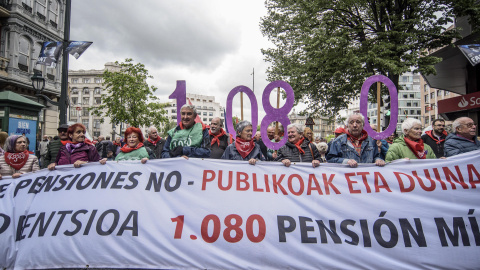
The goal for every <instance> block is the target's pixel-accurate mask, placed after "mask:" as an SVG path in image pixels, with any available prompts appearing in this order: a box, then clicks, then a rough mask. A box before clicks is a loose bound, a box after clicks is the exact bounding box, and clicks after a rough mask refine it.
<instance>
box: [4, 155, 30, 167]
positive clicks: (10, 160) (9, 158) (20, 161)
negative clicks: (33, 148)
mask: <svg viewBox="0 0 480 270" xmlns="http://www.w3.org/2000/svg"><path fill="white" fill-rule="evenodd" d="M28 156H29V153H28V150H25V151H23V152H19V153H12V152H5V155H4V157H5V162H6V163H7V164H8V165H9V166H10V167H12V168H14V169H15V170H17V171H18V170H20V169H21V168H22V167H23V166H24V165H25V163H27V160H28Z"/></svg>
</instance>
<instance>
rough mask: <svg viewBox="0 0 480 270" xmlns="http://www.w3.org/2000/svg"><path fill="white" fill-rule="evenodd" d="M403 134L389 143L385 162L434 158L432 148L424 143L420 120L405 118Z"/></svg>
mask: <svg viewBox="0 0 480 270" xmlns="http://www.w3.org/2000/svg"><path fill="white" fill-rule="evenodd" d="M402 131H403V136H400V137H398V138H397V139H395V140H394V141H393V144H392V145H390V147H389V148H388V152H387V157H386V158H385V161H386V162H390V161H392V160H396V159H401V158H405V159H408V160H410V159H426V158H428V159H434V158H436V156H435V153H434V152H433V150H432V148H430V146H428V145H427V144H424V143H423V141H422V139H421V137H422V122H420V120H418V119H415V118H407V119H406V120H405V121H403V123H402Z"/></svg>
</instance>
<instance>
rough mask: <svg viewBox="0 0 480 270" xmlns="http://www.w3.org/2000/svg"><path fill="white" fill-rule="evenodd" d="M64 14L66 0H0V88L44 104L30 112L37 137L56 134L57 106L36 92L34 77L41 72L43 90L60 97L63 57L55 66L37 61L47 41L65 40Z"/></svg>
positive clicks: (57, 97)
mask: <svg viewBox="0 0 480 270" xmlns="http://www.w3.org/2000/svg"><path fill="white" fill-rule="evenodd" d="M64 18H65V2H64V1H60V0H49V1H47V0H3V1H0V91H11V92H14V93H16V94H19V95H21V96H23V97H26V98H28V99H30V100H32V101H34V102H37V103H39V104H42V105H44V108H43V109H42V110H41V111H40V113H39V114H38V115H36V116H31V117H33V118H34V119H35V121H36V122H37V125H38V129H37V130H38V134H37V138H39V137H41V135H56V134H57V130H56V129H57V127H58V119H59V118H58V107H57V106H54V105H52V104H49V103H48V102H46V101H45V100H44V99H43V98H39V97H37V96H35V94H36V92H35V90H34V89H33V87H32V81H31V77H32V76H33V74H34V73H41V74H42V76H43V77H44V78H45V89H44V90H43V94H44V95H46V96H47V97H48V98H50V99H51V100H53V101H58V99H59V96H60V88H61V59H60V63H59V64H58V65H57V67H56V68H46V67H45V66H42V65H36V61H37V58H38V56H39V54H40V50H41V48H42V45H43V42H44V41H61V40H63V34H64V29H63V28H64ZM21 114H22V112H18V115H21Z"/></svg>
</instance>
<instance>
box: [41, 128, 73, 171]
mask: <svg viewBox="0 0 480 270" xmlns="http://www.w3.org/2000/svg"><path fill="white" fill-rule="evenodd" d="M67 129H68V125H67V124H63V125H60V126H59V127H58V128H57V131H58V138H59V139H58V140H52V141H51V142H50V143H48V146H47V154H45V162H44V164H42V168H47V167H48V165H49V164H51V163H55V160H56V159H57V155H58V151H59V150H60V147H61V146H62V141H67V140H68V136H67Z"/></svg>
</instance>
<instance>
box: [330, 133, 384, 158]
mask: <svg viewBox="0 0 480 270" xmlns="http://www.w3.org/2000/svg"><path fill="white" fill-rule="evenodd" d="M349 159H354V160H355V161H356V162H358V163H375V161H376V160H377V159H381V158H380V153H379V152H378V147H377V144H376V143H375V140H374V139H372V137H370V136H368V137H367V139H365V140H364V141H363V142H362V151H361V155H359V154H358V152H357V151H356V150H355V147H353V145H352V143H351V142H349V141H348V140H347V134H342V135H340V136H338V137H337V138H336V139H335V140H334V141H333V142H332V145H331V148H330V151H328V154H327V162H329V163H343V164H346V163H347V162H348V160H349Z"/></svg>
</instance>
